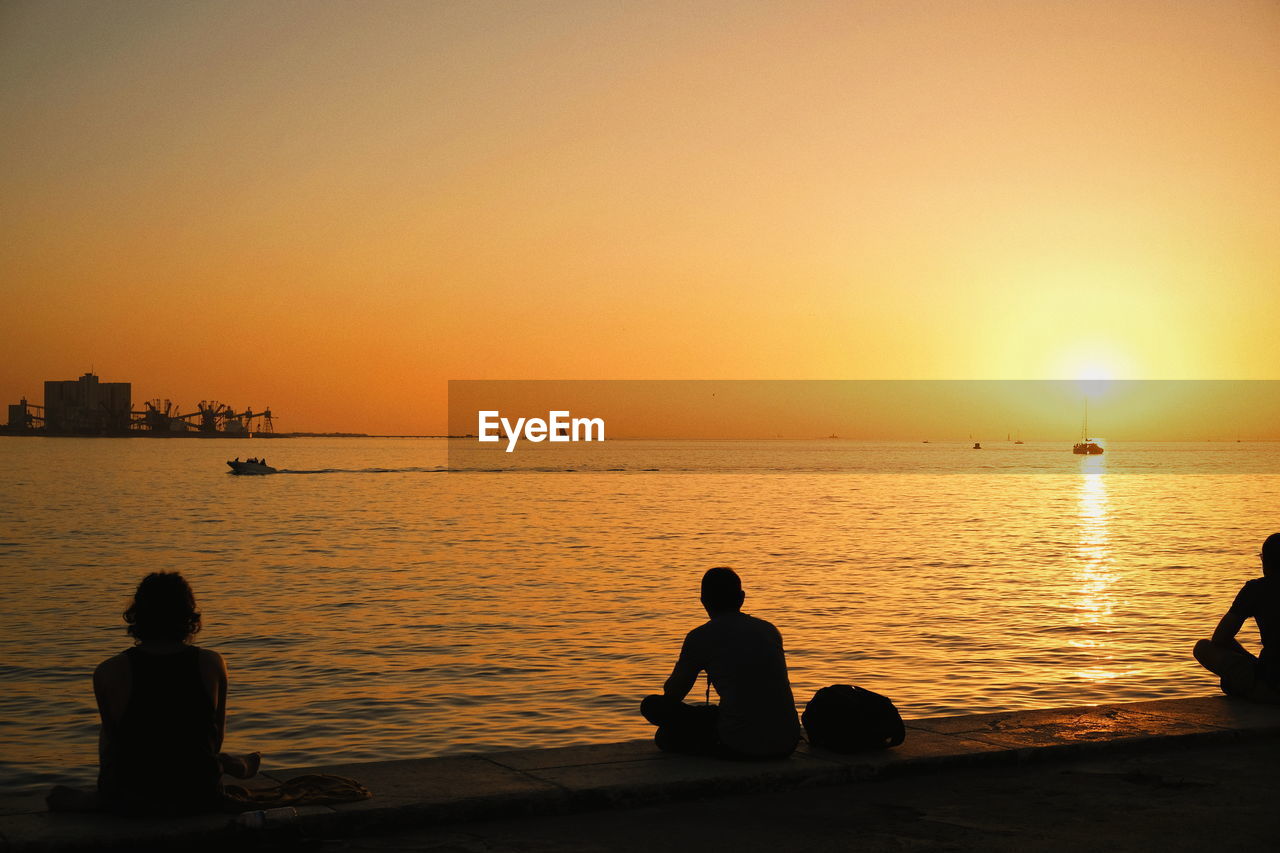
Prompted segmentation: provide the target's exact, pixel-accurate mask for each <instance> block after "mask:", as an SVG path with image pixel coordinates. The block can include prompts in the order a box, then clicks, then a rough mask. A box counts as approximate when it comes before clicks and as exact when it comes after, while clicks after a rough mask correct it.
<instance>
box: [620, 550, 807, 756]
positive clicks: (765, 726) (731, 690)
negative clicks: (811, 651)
mask: <svg viewBox="0 0 1280 853" xmlns="http://www.w3.org/2000/svg"><path fill="white" fill-rule="evenodd" d="M745 598H746V595H745V593H743V591H742V581H741V580H740V579H739V578H738V575H737V573H736V572H734V571H733V569H729V568H725V567H723V566H721V567H718V568H714V569H709V570H708V571H707V573H706V574H705V575H703V577H702V606H703V607H705V608H706V610H707V616H709V617H710V620H709V621H708V622H706V623H705V624H702V625H699V626H698V627H697V628H694V629H693V630H692V631H690V632H689V635H688V636H687V637H685V639H684V646H683V647H681V649H680V659H679V660H677V661H676V666H675V669H674V670H672V672H671V677H670V678H668V679H667V681H666V683H665V684H664V685H663V687H662V695H657V694H655V695H652V696H648V697H646V698H645V700H644V702H643V703H642V704H641V705H640V713H642V714H644V717H645V719H647V720H648V721H649V722H651V723H653V724H654V725H655V726H657V727H658V732H657V734H656V735H655V737H654V741H655V742H656V743H657V745H658V748H659V749H661V750H664V751H666V752H684V753H692V754H697V755H718V756H721V757H724V758H739V759H763V758H785V757H786V756H788V755H790V754H791V753H792V751H794V750H795V748H796V743H797V742H798V741H799V739H800V722H799V720H798V719H797V717H796V705H795V700H794V699H793V698H792V695H791V682H790V681H789V680H788V679H787V660H786V655H785V654H784V652H783V650H782V636H781V635H780V634H779V633H778V629H777V628H775V627H773V625H771V624H769V623H768V622H766V621H764V620H763V619H757V618H755V617H754V616H749V615H747V614H746V613H743V612H742V602H743V600H744V599H745ZM704 670H705V671H706V673H707V677H708V679H709V680H710V682H711V684H712V685H713V686H714V687H715V688H716V693H718V694H719V696H720V704H719V705H718V706H717V705H687V704H685V702H684V698H685V697H686V696H687V695H689V691H690V690H691V689H692V688H693V685H694V683H695V682H696V681H697V680H698V673H699V672H702V671H704Z"/></svg>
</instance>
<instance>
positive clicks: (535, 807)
mask: <svg viewBox="0 0 1280 853" xmlns="http://www.w3.org/2000/svg"><path fill="white" fill-rule="evenodd" d="M1277 737H1280V707H1272V706H1264V705H1257V704H1252V703H1248V702H1244V701H1241V700H1236V699H1230V698H1228V697H1225V696H1212V697H1204V698H1194V699H1167V700H1157V701H1148V702H1135V703H1128V704H1119V705H1100V706H1089V707H1078V708H1062V709H1050V710H1041V711H1014V712H1008V713H995V714H979V715H971V716H958V717H936V718H930V719H920V720H911V721H908V724H907V739H906V742H905V743H904V744H902V745H901V746H899V747H896V748H894V749H890V750H885V751H882V752H874V753H862V754H857V755H838V754H834V753H829V752H824V751H821V750H817V749H810V748H809V747H808V746H807V745H804V744H802V746H801V748H800V750H798V751H797V752H796V753H795V754H794V755H793V756H792V757H790V758H788V759H786V760H782V761H771V762H759V763H750V762H729V761H722V760H717V759H711V758H697V757H689V756H677V755H668V754H664V753H661V752H659V751H657V750H656V749H655V748H654V747H653V745H652V744H651V743H650V742H649V741H629V742H624V743H613V744H601V745H595V746H580V747H565V748H558V749H543V750H521V751H516V752H504V753H493V754H487V755H472V756H460V757H449V758H432V759H420V760H405V761H386V762H376V763H367V764H349V765H333V766H324V767H307V768H283V769H276V768H272V767H270V766H269V765H264V772H263V773H262V774H261V778H262V781H263V783H267V784H269V783H273V782H276V781H282V780H284V779H287V778H290V777H292V776H297V775H300V774H302V773H316V772H325V773H336V774H340V775H343V776H349V777H352V778H354V779H357V780H358V781H360V782H361V783H363V784H364V785H365V786H366V787H367V788H369V790H371V791H372V792H373V794H374V797H373V799H371V800H367V801H364V802H359V803H350V804H342V805H335V806H308V807H304V808H301V809H299V810H298V816H297V818H296V819H295V820H293V821H291V822H290V823H289V825H287V826H277V827H267V828H266V829H264V830H261V831H255V830H243V829H237V828H235V827H234V826H233V825H232V824H231V818H229V817H228V816H227V815H205V816H199V817H190V818H175V819H126V818H116V817H112V816H108V815H80V814H50V813H48V812H47V811H45V807H44V802H43V795H42V794H33V795H31V796H26V797H10V798H7V799H3V800H0V839H2V843H0V849H2V850H8V851H72V850H102V849H124V848H130V849H133V850H137V849H139V848H150V849H185V850H190V849H193V848H210V847H227V846H239V847H243V846H244V845H246V844H249V845H252V844H253V843H254V842H255V841H264V842H269V841H270V837H271V833H277V834H280V835H281V837H282V839H283V835H285V834H290V833H291V834H292V837H300V836H310V837H318V838H329V839H334V838H341V837H351V836H360V837H368V836H372V835H375V834H380V833H386V832H402V833H403V832H406V831H414V830H418V829H430V828H432V827H436V828H439V827H448V826H449V825H454V824H460V823H461V822H467V821H469V822H473V823H474V822H477V821H495V820H509V819H512V818H522V817H532V816H537V815H570V814H581V813H585V812H594V811H600V810H604V809H617V808H629V807H636V806H650V805H653V804H661V803H680V802H685V801H689V800H698V799H706V798H717V797H732V796H743V795H755V794H760V793H764V792H783V791H791V790H797V789H814V788H817V787H820V786H840V785H854V786H876V785H878V784H882V783H884V782H887V781H888V780H896V779H903V778H909V777H913V776H919V777H927V778H933V777H937V776H939V775H941V774H947V773H952V772H957V773H958V772H961V771H963V770H965V769H966V768H975V767H1023V766H1032V767H1034V766H1037V765H1041V766H1044V767H1051V766H1053V765H1052V763H1051V762H1055V761H1059V760H1061V761H1073V760H1081V759H1088V758H1090V757H1103V756H1109V755H1132V754H1138V753H1143V752H1149V751H1156V750H1165V749H1178V748H1183V747H1193V746H1198V747H1204V748H1208V749H1214V748H1219V747H1220V748H1223V749H1227V748H1237V747H1238V746H1239V745H1240V744H1241V742H1242V741H1243V739H1247V738H1255V739H1258V740H1259V743H1263V742H1269V741H1270V740H1271V739H1275V738H1277ZM268 760H269V757H268Z"/></svg>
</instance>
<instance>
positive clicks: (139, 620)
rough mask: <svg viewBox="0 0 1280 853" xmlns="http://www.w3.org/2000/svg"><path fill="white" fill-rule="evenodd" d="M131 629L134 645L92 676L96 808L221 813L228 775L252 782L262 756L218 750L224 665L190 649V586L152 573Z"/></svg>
mask: <svg viewBox="0 0 1280 853" xmlns="http://www.w3.org/2000/svg"><path fill="white" fill-rule="evenodd" d="M124 621H125V622H127V623H128V625H129V627H128V632H129V634H130V635H132V636H133V638H134V641H135V645H134V646H133V647H132V648H130V649H126V650H125V651H123V652H121V653H120V654H118V655H116V656H114V657H112V658H108V659H107V660H105V661H103V662H102V663H101V664H99V666H98V668H97V670H95V671H94V673H93V692H94V695H95V696H96V697H97V700H98V712H99V713H100V714H101V716H102V733H101V736H100V739H99V746H98V757H99V772H98V801H99V806H100V807H101V808H105V809H107V810H110V811H116V812H124V813H132V814H183V813H194V812H200V811H209V810H212V809H217V808H220V807H221V806H222V804H223V800H222V785H221V782H220V779H221V776H222V774H223V773H224V772H226V773H229V774H230V775H232V776H236V777H239V778H247V777H249V776H253V775H254V774H255V773H257V771H258V763H259V760H260V756H259V755H258V753H256V752H254V753H250V754H248V755H246V756H231V755H226V754H224V753H222V752H221V749H222V738H223V733H224V731H225V728H226V718H227V665H226V663H225V662H224V661H223V659H222V655H220V654H218V653H217V652H215V651H213V650H212V649H202V648H200V647H199V646H195V645H192V643H191V639H192V637H193V636H195V634H197V633H198V632H199V631H200V627H201V618H200V611H198V610H197V609H196V599H195V595H194V594H193V593H192V592H191V587H190V585H188V583H187V581H186V579H185V578H183V577H182V575H180V574H178V573H177V572H155V573H153V574H150V575H147V576H146V577H145V578H143V579H142V582H141V583H140V584H138V589H137V592H135V593H134V596H133V601H131V602H130V603H129V606H128V608H127V609H126V610H125V611H124Z"/></svg>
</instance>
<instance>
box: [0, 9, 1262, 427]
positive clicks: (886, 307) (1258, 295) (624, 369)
mask: <svg viewBox="0 0 1280 853" xmlns="http://www.w3.org/2000/svg"><path fill="white" fill-rule="evenodd" d="M0 114H2V115H3V116H4V117H5V118H4V121H3V126H2V129H0V221H3V223H4V239H3V240H2V241H0V288H2V291H0V292H2V295H3V301H2V303H0V304H2V305H3V317H4V320H5V322H4V331H3V335H2V336H0V340H2V341H3V343H2V344H0V347H2V349H0V353H2V354H3V358H0V403H10V402H16V401H17V399H18V398H19V396H21V395H24V394H25V395H26V396H27V397H28V398H29V399H31V400H32V401H33V402H39V401H40V400H41V397H42V396H43V387H42V383H43V381H44V380H46V379H71V378H74V377H76V376H78V375H79V374H81V373H83V372H85V371H86V370H88V369H89V368H90V366H92V367H93V368H94V369H95V370H96V372H97V373H98V374H99V375H100V376H101V378H102V379H103V380H104V381H130V382H132V383H133V397H134V400H135V401H137V402H139V403H140V402H141V401H142V400H145V399H149V398H152V397H168V398H171V399H173V400H174V401H175V402H177V403H179V404H180V405H182V406H183V409H184V411H190V410H192V409H193V408H194V404H195V403H196V401H198V400H201V399H218V400H222V401H224V402H229V403H232V404H234V405H236V406H237V407H241V408H243V407H244V406H253V407H254V408H258V409H260V408H261V407H264V406H271V407H272V409H273V411H274V412H275V414H276V416H277V428H278V429H282V430H356V431H365V432H372V433H394V434H400V433H436V432H442V431H443V430H444V429H445V415H446V412H445V397H446V388H447V385H446V383H447V380H449V379H548V378H556V379H657V378H662V379H677V378H707V379H733V378H742V379H809V378H822V379H867V378H895V379H913V378H931V379H939V378H955V379H1047V378H1076V377H1079V376H1083V375H1105V376H1112V377H1116V378H1126V379H1278V378H1280V343H1277V341H1278V340H1280V335H1278V334H1277V326H1278V324H1280V156H1277V152H1280V4H1278V3H1275V2H1261V0H1260V1H1259V2H1177V0H1162V2H1124V3H1116V2H1111V0H1108V2H1085V0H1077V2H1026V0H1016V2H1014V1H1013V0H1011V2H955V3H951V2H928V3H920V2H852V1H851V2H843V3H803V2H785V3H784V2H779V3H750V2H735V3H713V2H678V3H662V2H636V3H619V2H578V3H554V2H537V3H525V2H505V3H485V2H474V0H467V2H439V1H437V0H433V2H426V0H423V2H411V3H393V2H366V3H337V2H291V3H280V2H236V0H231V1H230V2H217V3H214V2H189V3H169V2H126V3H120V2H5V3H3V4H0ZM1074 428H1075V425H1074V424H1072V425H1071V429H1074Z"/></svg>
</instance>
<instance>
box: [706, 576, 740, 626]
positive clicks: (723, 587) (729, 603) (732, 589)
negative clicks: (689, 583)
mask: <svg viewBox="0 0 1280 853" xmlns="http://www.w3.org/2000/svg"><path fill="white" fill-rule="evenodd" d="M746 597H747V595H746V593H744V592H743V591H742V579H741V578H739V577H738V573H737V572H735V571H734V570H733V569H731V568H729V567H727V566H716V567H715V568H714V569H707V573H706V574H705V575H703V576H702V606H703V607H705V608H706V609H707V615H711V614H713V613H736V612H737V611H739V610H741V609H742V602H743V600H744V599H745V598H746Z"/></svg>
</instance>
